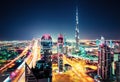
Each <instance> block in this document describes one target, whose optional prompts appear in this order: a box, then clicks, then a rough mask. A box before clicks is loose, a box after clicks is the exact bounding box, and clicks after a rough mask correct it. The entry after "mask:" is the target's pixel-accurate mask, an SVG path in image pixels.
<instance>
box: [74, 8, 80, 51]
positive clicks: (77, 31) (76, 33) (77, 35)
mask: <svg viewBox="0 0 120 82" xmlns="http://www.w3.org/2000/svg"><path fill="white" fill-rule="evenodd" d="M75 39H76V49H77V50H78V49H79V21H78V7H76V29H75Z"/></svg>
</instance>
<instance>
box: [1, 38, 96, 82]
mask: <svg viewBox="0 0 120 82" xmlns="http://www.w3.org/2000/svg"><path fill="white" fill-rule="evenodd" d="M28 49H29V47H26V48H25V49H24V51H23V52H22V53H21V54H20V55H19V56H18V57H17V58H15V59H14V60H12V61H11V62H10V63H8V64H6V65H5V67H3V68H1V70H3V69H5V68H6V67H8V66H9V65H11V64H12V63H14V62H15V61H16V60H18V59H19V58H20V57H22V56H23V55H25V54H26V53H27V51H28ZM38 59H40V46H39V45H38V40H35V42H34V44H33V46H32V52H31V54H30V55H29V56H27V58H25V60H24V61H23V63H22V64H21V65H20V66H19V67H18V68H17V69H16V70H15V71H14V72H15V73H17V75H14V74H13V75H14V76H13V77H10V76H9V77H8V78H7V79H6V80H5V81H4V82H7V80H10V79H11V78H12V79H11V81H12V82H25V62H26V63H27V64H28V66H29V67H30V68H32V67H33V68H34V67H35V65H36V61H37V60H38ZM63 64H69V65H71V66H72V69H71V70H68V71H66V72H62V73H59V72H55V70H56V69H58V67H57V64H56V65H55V64H53V65H52V69H53V71H52V75H53V77H52V82H94V80H93V78H91V77H90V76H89V75H87V70H86V68H91V69H93V70H97V66H94V65H88V64H86V62H85V60H82V59H78V58H67V57H66V56H65V55H63ZM14 72H13V73H14Z"/></svg>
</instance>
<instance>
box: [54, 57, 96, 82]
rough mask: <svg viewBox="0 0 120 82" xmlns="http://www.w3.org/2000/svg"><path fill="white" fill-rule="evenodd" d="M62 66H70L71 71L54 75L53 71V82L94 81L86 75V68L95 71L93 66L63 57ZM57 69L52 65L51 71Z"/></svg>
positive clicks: (82, 61)
mask: <svg viewBox="0 0 120 82" xmlns="http://www.w3.org/2000/svg"><path fill="white" fill-rule="evenodd" d="M63 62H64V64H66V63H67V64H69V65H71V66H72V70H69V71H67V72H63V73H56V72H54V71H53V82H94V80H93V79H92V78H91V77H90V76H88V75H87V74H86V72H87V71H86V67H89V68H91V69H93V70H96V69H97V67H96V66H93V65H86V63H85V61H84V60H78V59H75V58H74V59H72V60H71V59H69V58H67V57H66V56H63ZM54 69H57V67H56V66H55V65H54V66H53V70H54Z"/></svg>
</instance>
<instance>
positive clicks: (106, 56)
mask: <svg viewBox="0 0 120 82" xmlns="http://www.w3.org/2000/svg"><path fill="white" fill-rule="evenodd" d="M112 62H113V60H112V54H111V48H110V47H108V45H106V42H105V40H104V39H103V38H101V44H100V47H99V51H98V75H99V76H100V77H101V78H102V79H103V80H109V79H110V78H111V76H112Z"/></svg>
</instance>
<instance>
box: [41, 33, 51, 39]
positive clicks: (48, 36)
mask: <svg viewBox="0 0 120 82" xmlns="http://www.w3.org/2000/svg"><path fill="white" fill-rule="evenodd" d="M41 40H52V37H51V36H50V34H44V35H43V36H42V37H41Z"/></svg>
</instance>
